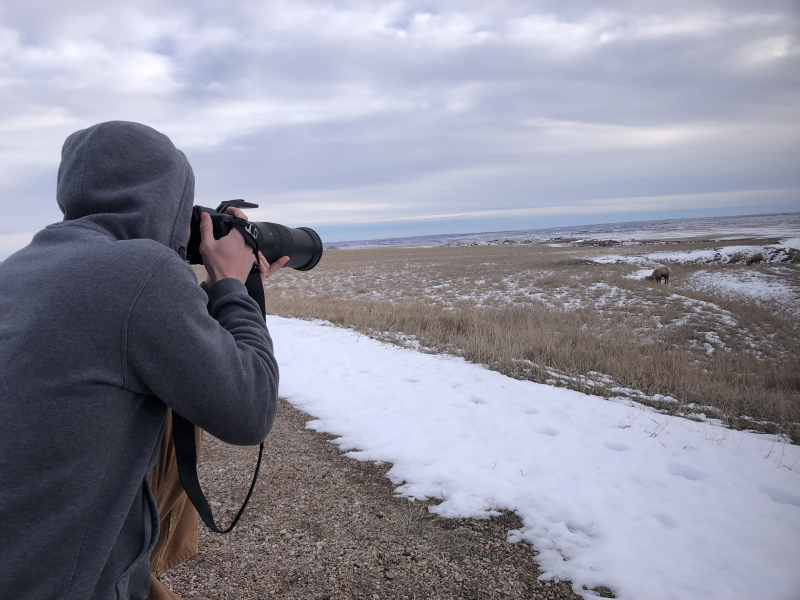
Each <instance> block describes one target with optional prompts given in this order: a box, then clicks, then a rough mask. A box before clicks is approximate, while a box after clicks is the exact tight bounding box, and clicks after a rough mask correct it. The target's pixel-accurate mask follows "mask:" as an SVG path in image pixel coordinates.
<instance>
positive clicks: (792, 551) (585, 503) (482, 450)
mask: <svg viewBox="0 0 800 600" xmlns="http://www.w3.org/2000/svg"><path fill="white" fill-rule="evenodd" d="M268 324H269V327H270V331H271V332H272V336H273V339H274V342H275V351H276V356H277V358H278V361H279V364H280V368H281V395H282V396H284V397H286V398H288V400H289V401H290V402H292V403H293V404H294V405H296V406H297V407H298V408H301V409H302V410H304V411H306V412H308V413H309V414H312V415H313V416H314V417H315V418H316V420H314V421H312V422H310V423H309V424H308V426H309V427H311V428H313V429H316V430H318V431H323V432H328V433H331V434H334V435H338V436H340V437H339V438H338V439H336V440H334V442H335V443H336V444H338V445H339V446H340V448H341V449H342V450H345V451H348V455H349V456H351V457H353V458H355V459H357V460H363V461H380V462H390V463H392V465H393V466H392V468H391V469H390V471H389V472H388V474H387V476H388V477H389V478H390V479H391V480H392V482H394V483H395V484H396V485H397V486H398V487H397V490H396V492H397V494H398V495H400V496H404V497H407V498H411V499H423V498H442V499H444V500H443V501H442V502H441V504H439V505H437V506H436V507H434V508H432V511H434V512H436V513H438V514H440V515H442V516H444V517H479V518H480V517H487V516H490V515H494V514H497V512H498V511H500V510H515V511H516V513H517V514H518V515H519V516H520V517H521V519H522V522H523V526H522V528H521V529H520V530H518V531H513V532H511V533H510V534H509V541H511V542H516V541H520V540H525V541H528V542H530V543H531V544H533V545H534V546H535V547H536V549H537V550H538V551H539V552H540V554H539V556H538V557H537V559H536V560H537V561H538V562H539V563H540V565H541V567H542V569H543V575H542V578H543V579H552V578H561V579H570V580H572V581H573V583H574V590H575V592H576V593H578V594H580V595H582V596H583V597H585V598H588V597H591V596H593V594H592V592H587V591H586V590H584V589H583V586H584V585H585V586H586V587H587V588H590V589H591V588H594V587H597V586H601V585H603V586H607V587H608V588H610V589H611V590H613V592H614V593H615V595H616V596H617V598H620V599H626V598H630V599H634V598H635V599H643V600H646V599H648V598H652V599H656V598H675V599H682V600H691V599H694V598H698V599H700V598H731V599H732V598H758V597H763V598H776V599H778V598H787V599H789V598H796V596H797V590H798V589H800V570H798V569H797V568H796V561H797V556H798V553H800V536H798V535H797V533H798V531H800V508H798V499H799V498H800V447H798V446H792V445H789V444H787V443H785V442H784V441H782V440H781V439H780V438H778V437H777V436H763V435H756V434H753V433H748V432H734V431H731V430H727V429H724V428H721V427H718V426H715V425H713V424H712V423H710V422H705V423H698V422H694V421H692V420H689V419H684V418H680V417H673V416H668V415H665V414H660V413H658V412H657V411H655V410H653V409H650V410H644V409H640V408H638V407H636V406H629V405H626V404H625V403H632V401H631V400H629V399H625V400H624V402H625V403H622V402H607V401H605V400H603V399H601V398H598V397H597V396H589V395H586V394H581V393H579V392H576V391H572V390H568V389H563V388H555V387H552V386H547V385H541V384H536V383H532V382H526V381H519V380H515V379H511V378H509V377H506V376H504V375H501V374H499V373H497V372H494V371H490V370H488V369H486V368H484V367H482V366H480V365H474V364H469V363H467V362H466V361H464V360H463V359H459V358H454V357H447V356H438V355H434V356H432V355H430V354H424V353H420V352H416V351H413V350H410V349H406V348H400V347H397V346H393V345H389V344H383V343H380V342H377V341H375V340H372V339H369V338H366V337H364V336H359V335H358V334H357V333H355V332H353V331H350V330H346V329H341V328H335V327H331V326H325V325H323V324H320V323H313V322H307V321H299V320H293V319H282V318H278V317H272V316H270V317H268ZM309 373H313V374H314V376H313V377H309V376H308V374H309ZM592 377H593V378H596V379H597V380H602V379H603V378H604V376H603V375H602V374H600V373H598V374H595V375H592ZM412 381H413V382H412ZM694 410H695V412H699V411H700V410H702V407H696V408H695V409H694Z"/></svg>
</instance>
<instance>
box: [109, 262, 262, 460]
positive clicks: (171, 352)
mask: <svg viewBox="0 0 800 600" xmlns="http://www.w3.org/2000/svg"><path fill="white" fill-rule="evenodd" d="M123 357H124V358H123V367H124V371H125V372H124V382H125V383H124V385H125V387H126V388H128V389H131V390H133V391H136V392H139V393H146V394H154V395H156V396H158V397H159V398H160V399H161V400H162V401H163V402H164V403H165V404H166V405H167V406H170V407H171V408H172V409H173V410H175V411H176V412H177V413H178V414H180V415H181V416H183V417H185V418H186V419H188V420H189V421H191V422H192V423H194V424H195V425H197V426H199V427H201V428H202V429H204V430H205V431H208V432H209V433H211V434H212V435H214V436H215V437H218V438H219V439H221V440H222V441H224V442H227V443H231V444H241V445H252V444H258V443H260V442H262V441H263V440H264V439H265V438H266V437H267V435H268V434H269V431H270V429H271V428H272V423H273V422H274V420H275V413H276V410H277V405H278V365H277V363H276V361H275V357H274V355H273V353H272V339H271V338H270V336H269V332H268V331H267V327H266V324H265V323H264V319H263V317H262V316H261V311H260V309H259V307H258V304H257V303H256V302H255V300H253V299H252V298H250V296H248V295H247V290H246V288H245V286H244V284H243V283H242V282H240V281H238V280H236V279H223V280H221V281H219V282H217V283H216V284H215V285H214V286H213V287H212V288H211V289H210V290H209V291H208V296H206V294H205V293H204V291H203V290H202V289H201V288H200V286H198V285H197V280H196V279H195V276H194V274H193V273H192V271H191V270H190V269H188V268H187V266H186V265H185V264H183V263H182V262H181V261H180V260H179V259H177V257H176V259H175V260H172V259H171V258H170V259H166V260H164V261H162V262H161V263H160V264H159V265H158V266H156V267H155V269H154V270H153V271H152V272H151V274H150V276H149V277H147V278H146V280H145V281H144V283H143V284H142V285H141V287H140V288H139V291H138V293H137V294H136V296H135V297H134V299H133V301H132V303H131V306H130V308H129V310H128V316H127V318H126V323H125V325H124V328H123Z"/></svg>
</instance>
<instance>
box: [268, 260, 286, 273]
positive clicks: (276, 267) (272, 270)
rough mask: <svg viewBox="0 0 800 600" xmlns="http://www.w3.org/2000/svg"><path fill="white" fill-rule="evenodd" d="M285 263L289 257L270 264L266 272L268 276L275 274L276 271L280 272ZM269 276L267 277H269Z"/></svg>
mask: <svg viewBox="0 0 800 600" xmlns="http://www.w3.org/2000/svg"><path fill="white" fill-rule="evenodd" d="M287 262H289V257H288V256H282V257H281V258H279V259H278V260H276V261H275V262H274V263H272V264H271V265H270V266H269V270H268V273H269V275H273V274H275V273H277V272H278V271H280V270H281V269H282V268H283V265H285V264H286V263H287ZM269 275H267V277H269Z"/></svg>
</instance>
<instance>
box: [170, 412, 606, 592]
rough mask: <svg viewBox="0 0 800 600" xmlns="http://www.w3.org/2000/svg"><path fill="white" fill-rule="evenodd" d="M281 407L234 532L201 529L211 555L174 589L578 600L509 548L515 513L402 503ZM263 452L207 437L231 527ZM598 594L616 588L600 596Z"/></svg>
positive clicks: (216, 503) (198, 560)
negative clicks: (457, 513)
mask: <svg viewBox="0 0 800 600" xmlns="http://www.w3.org/2000/svg"><path fill="white" fill-rule="evenodd" d="M309 419H311V417H310V416H309V415H306V414H304V413H302V412H300V411H298V410H297V409H295V408H293V407H292V406H291V405H290V404H288V403H286V402H283V401H282V402H281V406H280V409H279V412H278V418H277V420H276V423H275V427H274V429H273V431H272V433H271V434H270V436H269V438H268V439H267V441H266V444H265V454H264V455H265V462H264V465H263V467H262V471H261V476H260V479H259V484H258V485H257V487H256V490H255V492H254V494H253V497H252V499H251V502H250V505H249V506H248V509H247V511H246V512H245V514H244V516H243V517H242V519H241V521H240V522H239V524H238V525H237V527H236V528H235V529H234V530H233V532H231V533H230V534H227V535H218V534H215V533H212V532H211V531H210V530H208V529H207V528H206V527H205V526H204V525H202V524H201V526H200V554H199V555H198V556H196V557H194V558H192V559H190V560H189V561H187V562H186V563H184V564H183V565H181V566H179V567H177V568H175V569H173V570H172V571H170V572H169V573H168V574H166V575H165V576H164V577H162V581H163V582H164V583H165V584H166V585H168V586H169V587H170V588H171V589H172V590H173V591H175V592H176V593H178V594H179V595H181V596H182V597H184V598H187V599H188V598H191V597H192V596H195V595H205V596H208V597H210V598H212V599H213V600H223V599H225V600H228V599H230V600H234V599H235V600H247V599H264V598H267V599H268V598H280V599H281V600H289V599H298V600H299V599H309V600H310V599H314V600H324V599H328V600H339V599H342V600H344V599H351V598H353V599H355V598H359V599H361V598H363V599H369V600H373V599H381V598H392V599H398V600H400V599H450V598H453V599H455V598H459V599H461V598H463V599H489V598H526V599H528V598H534V599H545V598H546V599H556V598H558V599H567V598H569V599H577V598H578V596H577V595H575V594H574V592H573V591H572V588H571V584H570V583H569V582H563V581H562V582H555V581H551V582H539V581H538V580H537V577H538V576H539V574H540V573H539V571H538V569H537V565H536V563H535V560H534V557H535V555H536V553H535V552H534V551H533V550H532V549H531V547H530V546H526V545H524V544H517V545H512V544H508V543H507V542H506V534H507V532H508V531H509V530H510V529H515V528H518V527H519V526H520V525H521V521H520V519H519V518H518V517H517V516H516V515H514V514H513V513H506V514H504V515H503V516H501V517H497V518H494V519H491V520H477V519H443V518H440V517H438V516H436V515H434V514H431V513H429V512H428V511H427V506H429V505H431V504H435V502H413V503H412V502H409V501H408V500H406V499H403V498H396V497H394V496H393V489H394V486H393V485H392V484H391V483H390V482H389V480H388V479H386V477H385V473H386V472H387V471H388V469H389V467H390V465H388V464H381V465H378V464H373V463H363V462H357V461H355V460H353V459H350V458H347V457H346V456H344V455H343V454H342V453H341V452H340V451H339V449H338V447H337V446H336V445H334V444H332V443H330V441H329V440H330V439H331V437H330V436H327V435H324V434H319V433H316V432H314V431H312V430H309V429H305V423H306V422H307V421H308V420H309ZM256 455H257V451H256V450H255V449H254V448H240V447H235V446H229V445H226V444H222V443H221V442H219V441H217V440H215V439H213V438H211V437H210V436H207V437H206V442H205V444H204V447H203V457H202V460H201V467H200V477H201V481H202V483H203V488H204V490H205V491H206V495H207V496H208V498H209V500H210V502H211V504H212V507H213V508H214V511H215V516H216V517H217V521H218V522H230V519H231V518H232V517H233V514H234V513H235V511H236V510H237V509H238V506H239V504H240V503H241V501H242V499H243V497H244V495H245V494H246V491H247V488H248V487H249V478H250V477H251V475H252V469H253V466H254V464H255V459H256ZM598 592H606V597H610V596H609V595H608V593H607V591H606V590H603V589H598Z"/></svg>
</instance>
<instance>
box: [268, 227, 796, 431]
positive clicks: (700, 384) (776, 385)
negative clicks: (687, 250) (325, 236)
mask: <svg viewBox="0 0 800 600" xmlns="http://www.w3.org/2000/svg"><path fill="white" fill-rule="evenodd" d="M740 243H741V242H740ZM691 247H692V248H696V247H698V245H697V244H694V245H691ZM658 249H662V250H663V249H664V247H663V246H659V248H658ZM620 250H621V249H620V248H613V249H607V248H570V247H567V248H552V247H549V246H544V245H538V244H531V245H524V246H522V245H517V246H478V247H462V248H375V249H364V250H330V251H326V254H325V256H324V258H323V261H322V262H321V263H320V265H319V266H318V267H317V268H316V269H315V270H314V271H311V272H308V273H297V272H294V271H287V272H282V273H280V274H278V275H277V276H275V277H274V278H273V279H272V280H270V281H269V282H268V285H267V290H266V297H267V307H268V308H267V310H268V311H269V312H271V313H274V314H278V315H282V316H294V317H300V318H318V319H324V320H327V321H330V322H332V323H334V324H336V325H341V326H347V327H353V328H355V329H357V330H359V331H362V332H364V333H366V334H368V335H372V336H375V337H380V338H383V339H387V340H389V341H395V342H399V343H406V344H408V343H412V344H415V345H417V344H418V345H419V347H421V348H423V349H427V351H431V352H449V353H452V354H455V355H459V356H463V357H464V358H466V359H467V360H469V361H472V362H476V363H482V364H486V365H488V366H489V367H490V368H492V369H496V370H498V371H500V372H502V373H505V374H508V375H511V376H513V377H517V378H521V379H529V380H532V381H539V382H546V383H554V384H558V385H567V386H569V387H572V388H575V389H578V390H580V391H586V392H590V393H596V394H599V395H603V396H619V395H620V394H622V395H626V394H627V395H629V396H630V397H632V398H633V399H636V400H639V401H646V402H647V403H650V404H653V405H656V406H658V407H660V408H664V409H667V410H670V411H672V412H680V413H684V414H691V413H693V412H694V413H698V412H705V413H707V414H708V413H711V414H708V416H714V417H719V418H721V419H722V420H723V421H724V422H726V423H727V424H729V425H732V426H735V427H742V428H756V429H760V430H768V431H778V432H786V433H789V434H790V435H792V436H794V437H795V438H797V436H798V435H800V429H799V428H798V427H799V426H798V422H800V369H798V367H800V356H799V355H800V353H799V352H798V347H799V346H798V334H799V333H800V331H798V326H797V318H796V315H793V314H790V313H787V312H786V310H785V306H783V307H782V306H777V305H776V306H768V305H764V303H761V304H759V303H757V302H755V301H753V300H749V299H746V298H742V297H738V298H737V297H731V296H725V295H720V294H716V293H713V292H708V291H698V290H696V289H691V288H690V287H689V286H687V285H684V282H686V281H687V277H688V276H689V275H690V274H691V273H693V272H697V271H698V270H699V268H698V267H681V266H672V271H673V275H672V284H671V285H669V286H659V285H657V284H648V283H645V282H643V281H640V280H633V279H629V278H626V277H625V275H629V274H630V273H631V272H633V271H636V269H635V268H633V267H631V266H630V265H626V264H620V265H599V264H595V263H592V262H591V261H590V260H587V259H589V258H593V257H596V256H600V255H602V254H603V253H609V252H612V251H613V253H615V254H619V253H620ZM622 250H623V251H627V252H634V251H635V252H642V251H646V250H647V248H644V249H643V248H641V247H636V248H633V249H629V248H624V249H622ZM727 268H742V269H743V268H751V269H752V268H753V267H746V266H744V265H736V266H735V267H733V266H732V267H727ZM760 268H761V269H762V270H764V271H768V270H769V269H771V267H760ZM776 269H777V271H775V272H779V273H780V274H781V277H783V278H784V279H786V280H787V281H788V283H789V284H791V285H795V286H796V285H797V284H798V282H800V274H798V272H797V268H796V267H791V266H789V267H786V266H782V267H779V268H778V267H776ZM707 270H708V269H707ZM712 270H713V269H712ZM709 340H711V343H710V342H709ZM620 388H628V390H627V391H626V390H624V389H623V390H620ZM658 394H661V395H664V396H671V397H673V398H674V399H675V400H677V402H675V401H672V400H670V401H663V400H661V399H659V396H657V395H658ZM653 396H656V397H655V398H653ZM647 397H650V398H647ZM708 407H712V408H708ZM714 409H716V411H718V412H715V410H714Z"/></svg>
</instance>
